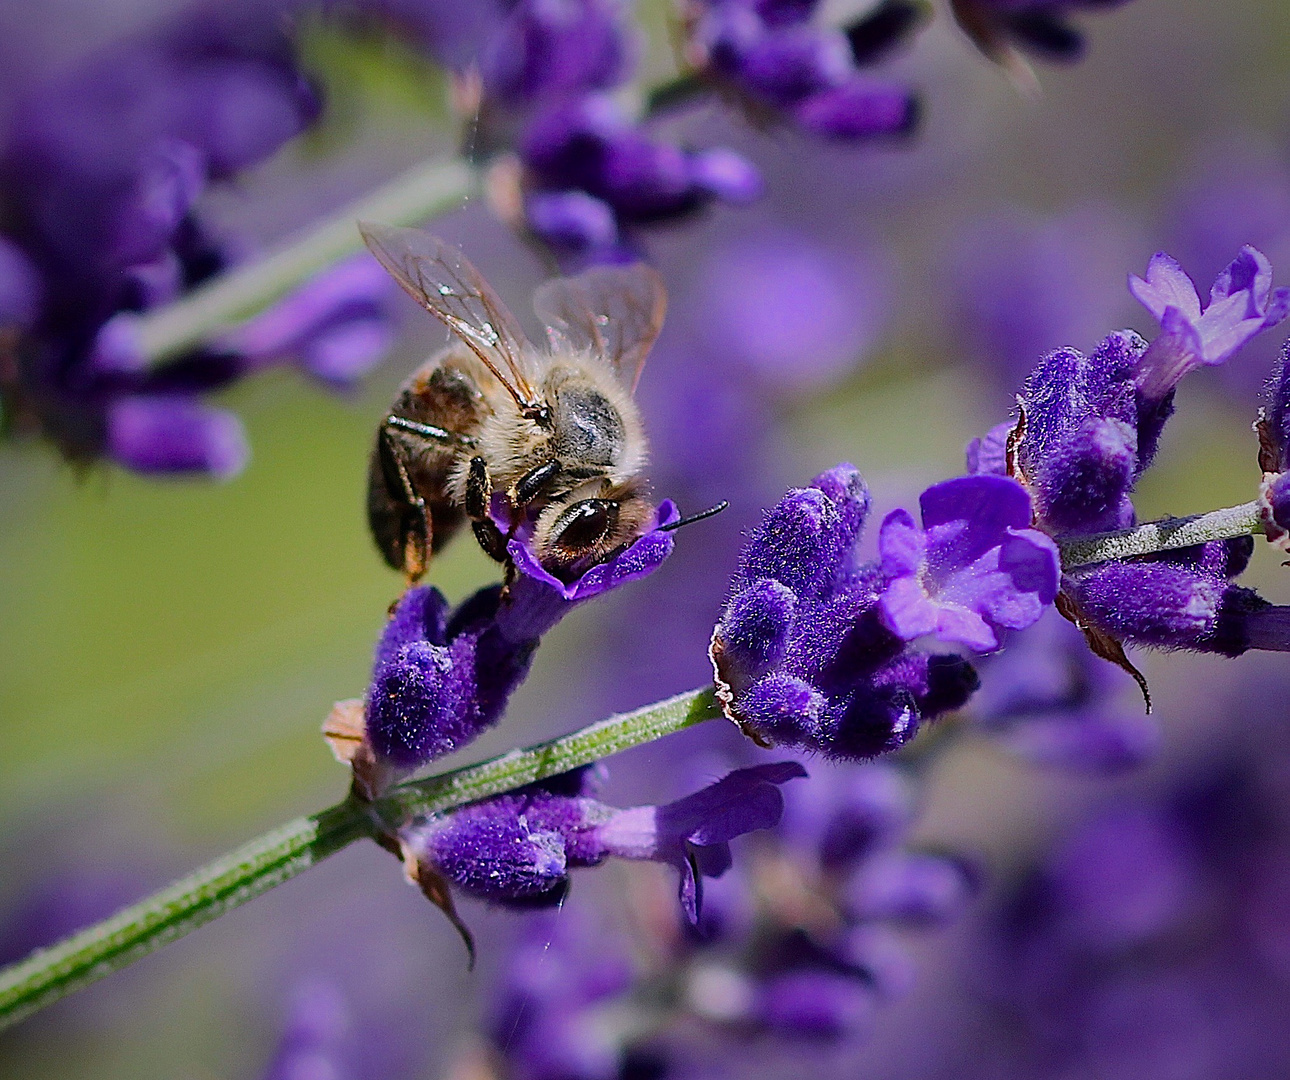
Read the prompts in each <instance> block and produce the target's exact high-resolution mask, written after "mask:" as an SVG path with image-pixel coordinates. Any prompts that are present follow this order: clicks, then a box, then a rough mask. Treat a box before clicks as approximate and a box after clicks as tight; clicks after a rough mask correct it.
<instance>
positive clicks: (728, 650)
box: [711, 465, 976, 758]
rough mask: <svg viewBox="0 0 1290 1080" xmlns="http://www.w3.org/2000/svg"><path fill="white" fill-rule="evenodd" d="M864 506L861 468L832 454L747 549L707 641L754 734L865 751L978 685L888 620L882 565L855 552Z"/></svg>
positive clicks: (833, 753)
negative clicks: (829, 464)
mask: <svg viewBox="0 0 1290 1080" xmlns="http://www.w3.org/2000/svg"><path fill="white" fill-rule="evenodd" d="M868 509H869V493H868V490H867V489H866V488H865V486H864V482H863V480H861V478H860V475H859V473H857V472H856V471H855V470H854V469H853V468H852V467H851V466H849V465H840V466H838V467H836V468H834V469H832V470H830V471H829V472H827V473H823V474H821V475H820V476H818V477H816V479H815V480H814V481H813V486H811V487H808V488H801V489H798V490H795V491H790V492H789V493H788V495H786V496H785V497H784V498H783V499H782V500H781V501H780V503H779V504H778V505H777V506H776V507H774V508H773V509H772V510H770V511H769V512H768V513H767V515H766V518H765V520H764V521H763V523H762V525H761V526H760V528H758V529H757V530H756V531H755V532H754V533H753V535H752V537H751V538H750V540H749V542H748V544H747V545H746V547H745V548H744V551H743V554H742V556H741V559H740V568H739V571H738V572H737V573H736V574H735V577H734V580H733V582H732V584H731V591H730V597H729V599H728V600H727V602H726V606H725V609H724V610H723V612H722V616H721V620H720V622H718V624H717V628H716V630H715V632H714V634H713V639H712V650H711V652H712V660H713V665H714V668H715V670H716V677H717V687H718V697H719V698H720V700H721V702H722V705H723V708H724V709H725V711H726V715H727V716H729V717H730V718H731V719H732V720H734V721H736V722H737V723H738V724H739V725H740V726H741V727H742V728H743V729H744V730H745V731H747V732H748V733H749V734H751V735H752V736H753V737H754V738H757V739H760V740H764V741H766V742H769V743H772V744H777V745H785V746H800V747H806V748H809V749H812V750H818V751H820V752H822V753H824V754H826V755H828V756H830V757H838V758H866V757H872V756H874V755H876V754H879V753H883V752H885V751H888V750H893V749H895V748H896V747H898V746H901V745H903V744H904V743H905V742H907V741H908V740H909V739H911V738H912V737H913V735H914V734H915V732H916V731H917V729H918V725H919V723H920V721H921V720H923V719H931V718H932V717H935V716H936V715H938V714H939V713H942V712H946V711H948V710H950V709H955V708H958V707H959V706H961V705H962V704H963V703H964V702H965V701H966V700H967V699H968V697H969V696H970V694H971V692H972V691H973V690H974V689H975V688H976V675H975V673H974V672H973V671H972V669H971V667H970V666H969V665H968V664H967V663H966V662H965V661H963V660H962V659H961V658H959V657H957V656H938V655H930V654H927V653H924V652H921V651H919V650H915V649H912V648H910V647H909V645H908V643H907V642H906V641H905V640H904V639H903V638H901V637H900V636H899V635H898V634H896V633H894V632H893V631H892V630H891V629H890V628H889V627H888V626H887V625H886V623H885V621H884V619H883V617H882V615H881V605H880V597H881V596H882V593H883V590H884V589H885V587H886V585H887V578H886V576H885V574H884V571H883V568H882V567H881V566H879V565H876V564H867V565H864V566H860V565H858V564H857V560H856V556H855V546H856V544H857V542H858V541H859V538H860V531H861V529H862V527H863V525H864V521H865V517H866V515H867V513H868Z"/></svg>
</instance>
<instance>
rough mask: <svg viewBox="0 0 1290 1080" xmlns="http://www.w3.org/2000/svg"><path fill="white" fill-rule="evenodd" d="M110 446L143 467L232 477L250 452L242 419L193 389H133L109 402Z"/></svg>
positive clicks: (137, 468) (121, 459) (119, 457)
mask: <svg viewBox="0 0 1290 1080" xmlns="http://www.w3.org/2000/svg"><path fill="white" fill-rule="evenodd" d="M106 425H107V438H106V447H105V448H106V450H107V453H108V454H109V455H110V456H111V458H112V460H114V461H116V462H118V463H120V464H122V465H124V466H126V467H127V468H129V469H131V470H132V471H134V472H137V473H143V474H145V475H148V474H158V475H163V476H164V475H173V474H175V473H201V474H204V475H206V476H211V477H214V478H216V479H227V478H229V477H232V476H236V475H237V474H238V473H239V472H241V471H242V467H243V466H244V465H245V464H246V461H247V458H248V457H249V456H250V447H249V446H248V445H247V442H246V433H245V431H244V430H243V428H242V422H241V420H239V419H238V418H237V416H235V415H234V414H233V413H231V412H228V411H227V410H225V409H214V408H211V407H210V406H209V405H204V404H202V403H201V401H200V400H199V399H197V398H195V397H192V396H188V395H177V394H171V395H165V396H161V395H157V396H144V395H133V396H129V397H121V398H118V399H116V400H115V401H113V402H111V403H110V404H109V405H108V406H107V416H106Z"/></svg>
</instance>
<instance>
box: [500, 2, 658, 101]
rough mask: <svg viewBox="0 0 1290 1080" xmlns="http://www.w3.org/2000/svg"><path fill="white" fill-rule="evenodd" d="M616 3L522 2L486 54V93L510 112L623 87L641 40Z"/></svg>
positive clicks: (503, 25)
mask: <svg viewBox="0 0 1290 1080" xmlns="http://www.w3.org/2000/svg"><path fill="white" fill-rule="evenodd" d="M631 29H632V28H631V26H630V23H629V22H628V21H627V20H626V19H624V17H623V6H622V5H621V4H620V3H618V2H616V0H520V2H519V3H517V4H516V5H515V6H514V7H513V8H511V10H510V12H509V14H508V15H507V16H506V18H505V20H504V21H503V23H502V25H501V26H500V28H499V29H498V30H497V32H496V34H495V36H494V37H493V38H492V40H491V41H490V42H489V44H488V47H487V49H486V50H485V53H484V56H483V59H482V64H481V68H482V70H481V74H482V77H483V83H484V93H485V94H486V95H487V96H488V97H489V98H490V99H492V100H493V101H495V102H496V103H499V104H501V105H503V106H505V107H507V108H516V107H517V106H530V105H533V104H534V103H537V102H541V101H550V100H560V99H566V98H570V97H574V96H577V95H579V94H584V93H587V92H589V91H593V90H607V89H610V88H612V87H614V86H617V85H618V84H619V83H621V82H622V81H623V80H624V79H625V78H626V77H627V76H628V75H629V74H630V72H631V68H632V67H633V66H634V64H635V59H636V58H635V52H636V49H635V47H634V46H635V44H636V42H635V40H634V37H633V35H632V33H631Z"/></svg>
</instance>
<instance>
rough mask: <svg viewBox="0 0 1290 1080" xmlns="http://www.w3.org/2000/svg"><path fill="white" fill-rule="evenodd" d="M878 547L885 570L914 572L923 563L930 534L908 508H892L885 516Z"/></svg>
mask: <svg viewBox="0 0 1290 1080" xmlns="http://www.w3.org/2000/svg"><path fill="white" fill-rule="evenodd" d="M878 551H879V553H880V554H881V557H882V569H883V573H885V574H890V575H892V576H899V575H904V574H912V573H915V572H916V571H917V570H918V568H919V567H920V566H921V565H922V563H923V558H924V557H925V555H926V552H927V538H926V537H925V536H924V535H923V530H922V529H920V528H919V527H918V526H917V525H916V524H915V523H914V518H913V516H912V515H911V514H910V513H909V511H908V510H893V511H892V512H891V513H890V514H888V515H887V516H886V517H885V518H883V519H882V525H881V526H880V528H879V530H878Z"/></svg>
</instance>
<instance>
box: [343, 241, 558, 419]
mask: <svg viewBox="0 0 1290 1080" xmlns="http://www.w3.org/2000/svg"><path fill="white" fill-rule="evenodd" d="M358 231H359V232H360V233H362V234H363V240H364V242H366V244H367V246H368V248H369V249H370V250H371V252H372V254H373V255H375V256H376V258H377V261H378V262H380V264H381V265H382V266H384V267H385V269H386V270H388V271H389V272H390V274H391V275H392V276H393V277H394V280H395V281H397V282H398V283H399V284H400V285H402V286H403V288H404V290H405V291H406V292H407V293H408V295H410V296H411V297H412V299H413V300H415V301H416V302H417V303H418V304H420V305H421V306H422V307H424V308H425V309H426V310H427V311H428V312H430V314H432V315H433V316H434V317H435V318H437V319H438V320H439V321H440V322H442V323H443V324H444V325H445V326H446V327H448V329H449V330H451V331H452V332H453V333H454V334H456V335H457V337H459V338H460V339H461V340H462V342H464V343H465V344H466V345H467V346H468V347H469V348H470V350H471V352H473V353H474V354H475V355H476V356H478V357H479V359H480V360H481V361H483V363H484V365H485V366H486V367H487V368H488V369H489V370H490V371H491V372H492V373H493V374H494V375H495V376H497V379H498V381H499V382H501V384H502V385H503V386H504V387H506V389H507V391H508V392H509V393H510V395H511V397H513V398H514V399H515V403H516V404H517V405H519V406H521V407H523V406H526V405H532V404H534V403H535V393H534V390H533V387H532V385H531V384H530V383H529V381H528V379H527V378H526V377H525V369H526V365H525V360H524V352H525V350H526V349H527V348H530V347H531V346H530V345H529V342H528V338H527V337H525V335H524V331H523V330H522V329H521V327H520V324H519V323H518V322H517V321H516V319H515V316H514V315H512V314H511V313H510V311H508V310H507V308H506V305H505V304H503V303H502V301H501V298H500V297H498V295H497V294H496V293H495V292H493V289H492V286H490V285H489V284H488V282H487V281H485V280H484V277H483V275H482V274H480V272H479V271H478V270H476V269H475V267H474V266H472V265H471V262H470V260H469V259H467V258H466V256H465V255H463V254H462V253H461V252H460V251H459V250H457V248H455V247H453V246H452V245H451V244H448V243H445V242H444V241H443V240H440V239H439V238H438V237H437V236H432V235H431V234H430V233H428V232H424V231H422V230H421V229H402V228H397V227H395V226H392V225H378V224H375V223H374V222H367V221H360V222H359V224H358Z"/></svg>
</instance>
